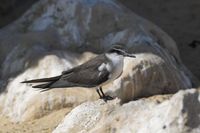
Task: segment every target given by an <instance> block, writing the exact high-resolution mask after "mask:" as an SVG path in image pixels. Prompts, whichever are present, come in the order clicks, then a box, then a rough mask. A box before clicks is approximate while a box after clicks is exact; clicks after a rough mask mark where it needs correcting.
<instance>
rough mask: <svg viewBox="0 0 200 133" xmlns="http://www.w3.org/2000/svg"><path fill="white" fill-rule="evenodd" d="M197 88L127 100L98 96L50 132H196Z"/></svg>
mask: <svg viewBox="0 0 200 133" xmlns="http://www.w3.org/2000/svg"><path fill="white" fill-rule="evenodd" d="M199 97H200V92H199V90H196V89H191V90H187V91H179V92H178V93H176V94H175V95H173V96H167V95H163V96H154V97H151V98H144V99H140V100H137V101H131V102H129V103H126V104H122V105H121V104H120V100H119V99H115V100H113V101H109V102H108V103H105V102H103V101H102V100H98V101H95V102H86V103H83V104H81V105H79V106H78V107H76V108H74V109H73V110H72V111H71V112H70V113H69V114H68V115H67V116H66V117H65V118H64V120H63V121H62V122H61V123H60V124H59V125H58V127H57V128H56V129H55V130H54V131H53V133H68V132H70V133H77V132H81V133H93V132H95V133H102V132H103V133H110V132H115V133H158V132H159V133H198V132H199V131H200V118H199V115H200V100H199Z"/></svg>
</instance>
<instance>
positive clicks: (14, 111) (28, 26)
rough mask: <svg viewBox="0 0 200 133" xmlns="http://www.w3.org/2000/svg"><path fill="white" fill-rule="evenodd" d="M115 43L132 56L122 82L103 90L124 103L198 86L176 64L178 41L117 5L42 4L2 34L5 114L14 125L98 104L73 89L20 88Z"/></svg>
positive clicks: (61, 0)
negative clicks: (82, 104)
mask: <svg viewBox="0 0 200 133" xmlns="http://www.w3.org/2000/svg"><path fill="white" fill-rule="evenodd" d="M102 19H103V21H102ZM11 33H12V34H11ZM116 42H121V43H124V44H125V45H126V48H127V51H129V52H131V53H132V52H133V53H135V54H136V56H137V58H136V59H131V58H126V59H125V65H124V72H123V74H122V76H121V77H119V79H117V80H116V81H115V82H113V83H111V84H109V85H108V86H106V87H105V88H108V89H107V90H106V92H107V93H109V94H110V95H112V96H117V97H119V98H120V99H121V101H122V102H127V101H130V100H132V99H135V98H139V97H144V96H151V95H154V94H162V93H174V92H176V91H178V90H180V89H187V88H191V87H192V86H193V85H195V84H196V81H195V80H194V77H193V76H192V75H191V74H190V72H189V71H188V70H187V69H186V68H185V67H184V65H183V64H182V63H181V60H180V57H179V53H178V50H177V48H176V44H175V42H174V41H173V40H172V39H171V38H170V37H169V36H168V35H167V34H166V33H165V32H163V31H162V30H161V29H159V28H158V27H157V26H155V25H153V24H152V23H150V22H148V21H147V20H145V19H143V18H141V17H139V16H137V15H135V14H134V13H133V12H131V11H129V10H127V9H126V8H124V7H123V6H122V5H120V4H119V3H117V2H116V1H112V0H41V1H39V2H38V3H36V4H35V5H34V6H33V7H32V8H31V9H30V10H29V11H27V12H26V13H25V14H24V15H23V16H22V17H21V18H20V19H18V20H17V21H15V22H14V23H12V24H11V25H9V26H7V27H4V28H3V29H1V30H0V48H1V49H0V68H1V69H0V87H1V95H0V106H1V107H2V109H3V114H4V115H7V116H9V117H11V118H12V119H13V120H14V121H25V120H29V119H35V118H38V117H41V116H43V115H45V114H46V113H48V112H50V111H53V110H57V109H59V108H62V107H68V106H70V107H74V106H76V105H78V104H80V103H82V102H84V101H86V100H93V99H97V95H96V94H95V91H94V90H87V89H83V88H73V89H72V88H70V89H66V90H63V89H57V90H55V91H50V92H46V93H39V92H38V91H35V90H33V89H31V87H30V85H29V84H21V83H20V82H21V81H23V80H28V79H33V78H43V77H50V76H55V75H58V74H60V73H61V71H64V70H67V69H70V68H71V67H73V66H76V65H78V64H81V63H83V62H85V61H86V60H88V59H90V58H93V57H94V56H95V55H96V54H100V53H102V52H103V51H106V50H107V49H108V48H109V47H110V45H111V44H113V43H116ZM79 89H80V91H79ZM35 103H37V104H35Z"/></svg>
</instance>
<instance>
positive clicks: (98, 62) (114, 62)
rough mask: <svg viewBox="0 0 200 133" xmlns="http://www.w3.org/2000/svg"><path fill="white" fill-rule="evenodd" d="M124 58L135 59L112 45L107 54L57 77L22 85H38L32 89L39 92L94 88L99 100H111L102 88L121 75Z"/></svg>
mask: <svg viewBox="0 0 200 133" xmlns="http://www.w3.org/2000/svg"><path fill="white" fill-rule="evenodd" d="M124 57H132V58H135V57H136V56H135V55H133V54H129V53H127V52H126V51H125V50H124V49H123V47H122V45H119V44H117V45H113V47H112V48H111V49H109V50H108V51H107V52H105V53H103V54H100V55H98V56H96V57H95V58H93V59H91V60H89V61H87V62H85V63H83V64H81V65H79V66H76V67H74V68H72V69H69V70H67V71H63V72H62V74H61V75H59V76H55V77H50V78H42V79H33V80H28V81H23V82H22V83H40V84H39V85H34V86H32V87H33V88H39V89H40V90H41V91H48V90H51V89H54V88H68V87H86V88H96V92H97V93H98V95H99V97H100V99H103V100H104V101H107V100H111V99H113V98H112V97H111V96H109V95H105V94H104V92H103V90H102V86H104V85H106V84H108V83H110V82H113V81H114V80H115V79H117V78H118V77H119V76H120V75H121V74H122V72H123V65H124Z"/></svg>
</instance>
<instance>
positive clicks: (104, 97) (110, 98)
mask: <svg viewBox="0 0 200 133" xmlns="http://www.w3.org/2000/svg"><path fill="white" fill-rule="evenodd" d="M99 90H100V92H101V94H102V99H103V100H104V101H105V102H107V100H112V99H113V98H112V97H111V96H109V95H105V94H104V92H103V90H102V87H99Z"/></svg>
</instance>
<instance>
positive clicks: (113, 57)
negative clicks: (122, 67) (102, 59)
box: [105, 53, 124, 65]
mask: <svg viewBox="0 0 200 133" xmlns="http://www.w3.org/2000/svg"><path fill="white" fill-rule="evenodd" d="M105 56H106V57H107V58H108V60H109V61H111V62H112V64H113V65H118V64H121V63H122V64H123V59H124V56H123V55H119V54H117V53H109V54H105Z"/></svg>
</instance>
